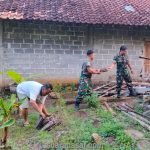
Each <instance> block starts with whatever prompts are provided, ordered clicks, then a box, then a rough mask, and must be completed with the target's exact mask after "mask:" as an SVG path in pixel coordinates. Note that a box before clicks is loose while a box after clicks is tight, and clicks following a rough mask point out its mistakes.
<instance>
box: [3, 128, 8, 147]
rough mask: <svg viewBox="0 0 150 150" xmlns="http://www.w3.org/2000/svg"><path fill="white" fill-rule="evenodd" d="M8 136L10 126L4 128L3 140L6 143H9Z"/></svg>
mask: <svg viewBox="0 0 150 150" xmlns="http://www.w3.org/2000/svg"><path fill="white" fill-rule="evenodd" d="M7 138H8V127H6V128H4V132H3V139H2V142H3V144H4V145H6V144H7Z"/></svg>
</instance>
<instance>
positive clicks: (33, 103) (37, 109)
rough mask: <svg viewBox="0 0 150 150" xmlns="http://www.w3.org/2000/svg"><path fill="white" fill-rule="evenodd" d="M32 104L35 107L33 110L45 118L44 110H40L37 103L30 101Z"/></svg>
mask: <svg viewBox="0 0 150 150" xmlns="http://www.w3.org/2000/svg"><path fill="white" fill-rule="evenodd" d="M30 104H31V105H32V106H33V108H34V109H35V110H36V111H38V112H39V113H40V115H41V116H42V117H43V118H45V115H44V114H43V112H42V110H41V109H40V108H39V106H38V105H37V103H36V101H34V100H32V99H31V100H30Z"/></svg>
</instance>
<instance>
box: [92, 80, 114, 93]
mask: <svg viewBox="0 0 150 150" xmlns="http://www.w3.org/2000/svg"><path fill="white" fill-rule="evenodd" d="M111 84H113V83H111V82H110V83H108V84H104V85H102V86H100V87H97V88H95V89H94V91H97V90H100V89H102V88H104V87H107V86H109V85H111Z"/></svg>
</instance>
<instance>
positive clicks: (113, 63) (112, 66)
mask: <svg viewBox="0 0 150 150" xmlns="http://www.w3.org/2000/svg"><path fill="white" fill-rule="evenodd" d="M115 65H116V62H112V64H111V65H110V66H109V67H107V69H108V70H112V69H114V67H115Z"/></svg>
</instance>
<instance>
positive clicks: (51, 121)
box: [36, 116, 61, 131]
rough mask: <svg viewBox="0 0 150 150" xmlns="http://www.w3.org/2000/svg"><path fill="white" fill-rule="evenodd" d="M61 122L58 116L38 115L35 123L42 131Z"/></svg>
mask: <svg viewBox="0 0 150 150" xmlns="http://www.w3.org/2000/svg"><path fill="white" fill-rule="evenodd" d="M60 124H61V120H60V118H57V117H55V116H50V117H46V118H44V119H43V118H42V117H41V116H40V117H39V120H38V121H37V123H36V129H37V130H42V131H50V130H51V129H52V128H53V127H55V126H58V125H60Z"/></svg>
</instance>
